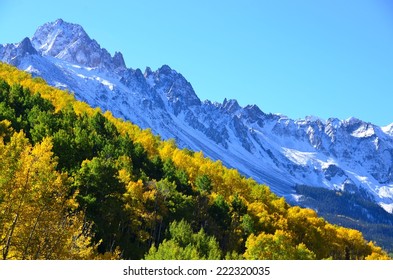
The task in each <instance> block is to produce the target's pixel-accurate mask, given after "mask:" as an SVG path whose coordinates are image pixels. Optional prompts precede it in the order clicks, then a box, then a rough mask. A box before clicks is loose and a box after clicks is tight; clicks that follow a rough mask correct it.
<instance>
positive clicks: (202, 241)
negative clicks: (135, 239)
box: [145, 220, 222, 260]
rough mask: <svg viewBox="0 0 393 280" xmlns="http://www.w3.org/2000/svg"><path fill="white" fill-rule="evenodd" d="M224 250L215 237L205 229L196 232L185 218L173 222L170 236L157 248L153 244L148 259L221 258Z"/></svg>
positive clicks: (170, 227)
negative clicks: (209, 234)
mask: <svg viewBox="0 0 393 280" xmlns="http://www.w3.org/2000/svg"><path fill="white" fill-rule="evenodd" d="M221 257H222V252H221V250H220V248H219V245H218V243H217V241H216V240H215V238H214V237H210V236H208V235H207V234H206V233H205V232H204V230H203V229H201V230H200V231H199V232H197V233H194V232H193V231H192V228H191V225H190V224H188V223H187V222H185V221H184V220H182V221H180V222H176V221H175V222H172V223H171V224H170V226H169V237H168V239H165V240H164V241H163V242H162V243H161V244H160V245H159V246H158V248H156V247H155V246H152V247H151V248H150V250H149V252H148V253H147V254H146V256H145V259H147V260H219V259H221Z"/></svg>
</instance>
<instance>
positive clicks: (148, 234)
mask: <svg viewBox="0 0 393 280" xmlns="http://www.w3.org/2000/svg"><path fill="white" fill-rule="evenodd" d="M0 79H1V81H0V164H1V166H2V169H1V170H0V221H1V223H0V225H1V228H0V236H1V238H0V248H1V252H2V258H3V259H95V258H123V259H141V258H146V259H243V258H244V259H326V258H331V259H386V258H388V256H387V255H386V253H385V252H384V251H382V250H381V248H379V247H377V246H376V245H374V243H372V242H368V241H366V240H365V239H364V238H363V236H362V234H361V233H360V232H359V231H356V230H352V229H347V228H343V227H339V226H335V225H332V224H329V223H327V222H326V221H325V220H324V219H323V218H320V217H318V215H317V214H316V213H315V212H314V211H313V210H310V209H303V208H300V207H297V206H295V207H290V206H289V205H288V204H287V203H286V202H285V200H284V199H283V198H279V197H278V196H277V195H275V194H273V193H272V192H271V191H270V189H269V188H268V187H267V186H264V185H260V184H257V183H256V182H255V181H254V180H252V179H247V178H245V177H244V176H241V175H240V174H239V172H238V171H236V170H234V169H228V168H226V167H224V166H223V164H222V163H221V162H219V161H215V162H214V161H212V160H210V159H208V158H206V157H204V155H203V154H202V153H201V152H198V153H196V152H192V151H190V150H188V149H182V150H180V149H179V148H177V147H176V144H175V142H174V141H162V140H161V139H159V137H157V136H154V135H153V134H152V133H151V132H150V131H149V130H142V129H140V128H138V127H137V126H135V125H133V124H131V123H130V122H127V121H123V120H120V119H116V118H114V117H113V116H112V115H111V113H109V112H105V113H102V112H101V111H100V110H99V109H93V108H91V107H89V106H88V105H87V104H85V103H83V102H80V101H76V100H75V98H74V97H73V96H72V95H71V94H70V93H68V92H65V91H61V90H59V89H56V88H53V87H50V86H48V85H47V84H46V83H45V82H44V81H43V80H42V79H40V78H31V76H30V75H29V74H27V73H25V72H22V71H19V70H17V69H16V68H14V67H12V66H9V65H6V64H0Z"/></svg>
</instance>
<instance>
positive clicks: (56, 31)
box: [32, 19, 125, 70]
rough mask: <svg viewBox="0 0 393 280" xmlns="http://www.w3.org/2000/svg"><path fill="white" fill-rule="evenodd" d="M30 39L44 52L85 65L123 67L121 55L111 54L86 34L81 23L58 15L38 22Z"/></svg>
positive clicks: (111, 67) (44, 53) (45, 54)
mask: <svg viewBox="0 0 393 280" xmlns="http://www.w3.org/2000/svg"><path fill="white" fill-rule="evenodd" d="M32 43H33V46H34V47H35V49H36V50H37V51H38V52H39V53H41V54H42V55H43V56H51V57H56V58H59V59H62V60H65V61H67V62H70V63H75V64H79V65H82V66H86V67H104V68H108V69H111V70H114V69H116V68H119V67H125V63H124V59H123V55H122V54H121V53H115V56H114V57H113V58H112V57H111V55H110V54H109V53H108V51H107V50H106V49H103V48H101V47H100V45H99V44H98V43H97V42H96V41H95V40H93V39H91V38H90V37H89V35H87V33H86V31H85V30H84V29H83V27H82V26H80V25H78V24H73V23H69V22H65V21H64V20H62V19H57V20H56V21H54V22H49V23H46V24H44V25H42V26H40V27H39V28H38V29H37V31H36V32H35V33H34V36H33V38H32Z"/></svg>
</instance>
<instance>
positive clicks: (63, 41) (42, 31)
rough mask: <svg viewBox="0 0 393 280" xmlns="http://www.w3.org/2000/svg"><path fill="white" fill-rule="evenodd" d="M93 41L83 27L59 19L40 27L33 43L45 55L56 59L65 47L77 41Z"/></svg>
mask: <svg viewBox="0 0 393 280" xmlns="http://www.w3.org/2000/svg"><path fill="white" fill-rule="evenodd" d="M78 40H79V41H84V42H88V41H91V39H90V38H89V36H88V35H87V34H86V32H85V30H84V29H83V28H82V26H80V25H78V24H72V23H68V22H65V21H63V20H62V19H57V20H56V21H54V22H48V23H45V24H44V25H42V26H40V27H39V28H38V29H37V31H36V32H35V33H34V36H33V38H32V42H33V45H34V47H35V48H36V49H37V50H39V51H40V52H41V53H42V54H43V55H49V56H53V57H56V56H58V55H59V54H60V53H61V52H62V51H63V50H64V47H66V46H68V45H71V44H73V43H76V42H77V41H78Z"/></svg>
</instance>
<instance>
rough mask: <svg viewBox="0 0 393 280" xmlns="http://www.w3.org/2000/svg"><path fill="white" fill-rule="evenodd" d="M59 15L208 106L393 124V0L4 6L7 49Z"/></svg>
mask: <svg viewBox="0 0 393 280" xmlns="http://www.w3.org/2000/svg"><path fill="white" fill-rule="evenodd" d="M57 18H62V19H64V20H65V21H69V22H72V23H78V24H80V25H82V26H83V27H84V28H85V30H86V32H87V33H88V34H89V35H90V37H91V38H93V39H96V40H97V42H98V43H99V44H100V45H101V47H104V48H106V49H107V50H108V51H109V52H110V53H111V54H112V55H113V54H114V52H115V51H121V52H122V53H123V55H124V58H125V61H126V64H127V66H128V67H131V68H141V69H142V71H143V70H144V69H145V67H146V66H150V67H151V68H152V69H153V70H155V69H157V68H158V67H160V66H161V65H163V64H167V65H169V66H170V67H172V68H173V69H175V70H177V71H178V72H180V73H182V74H183V75H184V76H185V78H186V79H187V80H188V81H189V82H191V84H192V85H193V87H194V89H195V91H196V93H197V94H198V96H199V97H200V98H201V99H202V100H205V99H210V100H212V101H218V102H222V101H223V99H224V98H225V97H226V98H234V99H237V100H238V101H239V103H240V105H242V106H245V105H247V104H257V105H258V106H259V107H260V108H261V109H262V111H264V112H266V113H282V114H284V115H287V116H289V117H290V118H293V119H297V118H303V117H305V116H307V115H315V116H320V117H322V118H324V119H327V118H329V117H338V118H340V119H345V118H348V117H350V116H354V117H357V118H360V119H362V120H365V121H368V122H371V123H374V124H377V125H381V126H384V125H387V124H389V123H392V122H393V110H392V107H393V1H391V0H318V1H316V0H298V1H295V0H281V1H280V0H270V1H268V0H238V1H232V0H226V1H218V0H188V1H185V0H177V1H176V0H166V1H163V0H149V1H141V0H138V1H134V0H128V1H116V0H112V1H98V0H96V1H82V0H77V1H76V0H64V1H54V0H51V1H40V0H35V1H31V0H19V1H15V0H0V43H15V42H19V41H21V40H22V39H23V38H24V37H31V36H32V35H33V34H34V31H35V30H36V28H37V27H38V26H40V25H42V24H44V23H45V22H48V21H54V20H56V19H57Z"/></svg>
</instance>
